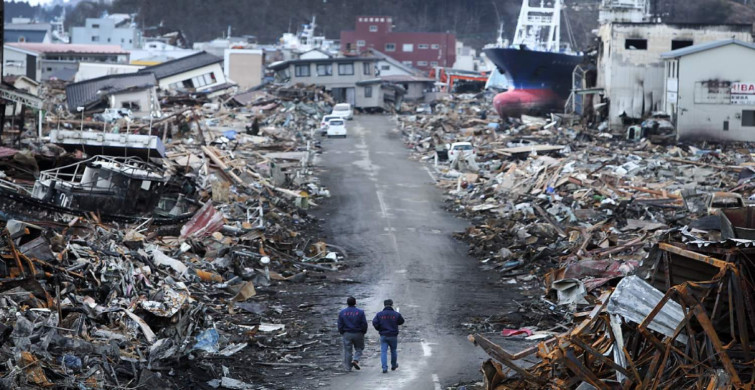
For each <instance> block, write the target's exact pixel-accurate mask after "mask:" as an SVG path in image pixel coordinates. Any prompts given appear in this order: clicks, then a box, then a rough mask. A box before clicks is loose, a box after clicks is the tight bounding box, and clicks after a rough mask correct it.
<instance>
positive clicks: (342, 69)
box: [338, 62, 354, 76]
mask: <svg viewBox="0 0 755 390" xmlns="http://www.w3.org/2000/svg"><path fill="white" fill-rule="evenodd" d="M338 74H339V75H342V76H351V75H353V74H354V63H353V62H349V63H346V64H338Z"/></svg>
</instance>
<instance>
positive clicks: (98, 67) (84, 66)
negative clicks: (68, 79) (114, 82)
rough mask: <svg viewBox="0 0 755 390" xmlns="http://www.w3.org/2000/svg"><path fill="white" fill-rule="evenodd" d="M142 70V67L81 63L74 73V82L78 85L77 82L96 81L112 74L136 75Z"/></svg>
mask: <svg viewBox="0 0 755 390" xmlns="http://www.w3.org/2000/svg"><path fill="white" fill-rule="evenodd" d="M142 68H144V66H141V65H130V64H108V63H101V62H82V63H79V71H78V72H77V73H76V78H75V79H74V82H77V83H78V82H79V81H85V80H90V79H96V78H97V77H102V76H109V75H113V74H123V73H136V72H137V71H139V70H140V69H142Z"/></svg>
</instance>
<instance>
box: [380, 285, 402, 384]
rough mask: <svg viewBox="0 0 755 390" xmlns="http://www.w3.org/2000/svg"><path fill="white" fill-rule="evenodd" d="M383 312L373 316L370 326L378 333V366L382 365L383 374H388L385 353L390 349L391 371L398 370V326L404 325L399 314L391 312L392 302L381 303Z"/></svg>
mask: <svg viewBox="0 0 755 390" xmlns="http://www.w3.org/2000/svg"><path fill="white" fill-rule="evenodd" d="M383 306H385V307H384V308H383V311H381V312H380V313H377V314H375V318H373V319H372V326H374V327H375V330H377V331H378V332H379V333H380V364H382V365H383V374H385V373H386V372H388V362H387V360H388V357H387V356H386V353H387V352H388V348H389V347H390V349H391V371H394V370H395V369H397V368H398V351H397V348H398V326H399V325H402V324H403V323H404V317H402V316H401V313H399V312H397V311H395V310H393V300H391V299H386V300H385V301H384V302H383Z"/></svg>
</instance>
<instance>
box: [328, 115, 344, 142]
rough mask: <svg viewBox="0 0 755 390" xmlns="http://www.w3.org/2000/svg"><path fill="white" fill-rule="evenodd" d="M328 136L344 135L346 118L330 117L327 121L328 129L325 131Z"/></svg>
mask: <svg viewBox="0 0 755 390" xmlns="http://www.w3.org/2000/svg"><path fill="white" fill-rule="evenodd" d="M326 134H327V136H328V138H330V137H344V138H345V137H346V120H345V119H343V118H336V119H331V120H330V121H329V122H328V130H327V132H326Z"/></svg>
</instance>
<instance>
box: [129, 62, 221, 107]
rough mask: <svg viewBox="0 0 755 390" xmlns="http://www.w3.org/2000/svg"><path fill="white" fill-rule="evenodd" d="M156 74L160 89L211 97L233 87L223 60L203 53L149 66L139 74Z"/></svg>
mask: <svg viewBox="0 0 755 390" xmlns="http://www.w3.org/2000/svg"><path fill="white" fill-rule="evenodd" d="M145 72H149V73H154V74H155V77H156V78H157V83H158V86H159V87H160V89H163V90H185V91H193V92H204V93H207V94H209V95H210V96H211V97H212V96H213V94H215V93H216V92H220V91H224V90H226V89H228V88H231V87H232V86H233V85H232V84H230V83H228V81H227V80H226V78H225V74H224V73H223V59H222V58H220V57H215V56H214V55H212V54H209V53H205V52H201V53H197V54H194V55H191V56H187V57H183V58H179V59H176V60H173V61H168V62H164V63H162V64H159V65H154V66H149V67H146V68H144V69H142V70H141V71H139V73H145Z"/></svg>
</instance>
